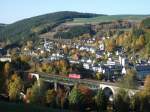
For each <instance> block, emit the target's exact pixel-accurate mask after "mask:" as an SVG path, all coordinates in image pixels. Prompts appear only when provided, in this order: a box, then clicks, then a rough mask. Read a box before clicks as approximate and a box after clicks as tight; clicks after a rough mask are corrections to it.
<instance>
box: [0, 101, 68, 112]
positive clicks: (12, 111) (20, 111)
mask: <svg viewBox="0 0 150 112" xmlns="http://www.w3.org/2000/svg"><path fill="white" fill-rule="evenodd" d="M0 112H62V110H56V109H52V108H47V107H42V106H39V105H26V104H16V103H8V102H0ZM63 112H70V111H64V110H63Z"/></svg>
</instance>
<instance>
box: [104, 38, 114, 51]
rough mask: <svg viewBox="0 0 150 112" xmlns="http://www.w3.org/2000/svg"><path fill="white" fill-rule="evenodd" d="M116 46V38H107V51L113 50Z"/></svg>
mask: <svg viewBox="0 0 150 112" xmlns="http://www.w3.org/2000/svg"><path fill="white" fill-rule="evenodd" d="M115 47H116V42H115V40H114V39H107V40H106V41H105V48H106V51H108V52H112V51H113V50H114V48H115Z"/></svg>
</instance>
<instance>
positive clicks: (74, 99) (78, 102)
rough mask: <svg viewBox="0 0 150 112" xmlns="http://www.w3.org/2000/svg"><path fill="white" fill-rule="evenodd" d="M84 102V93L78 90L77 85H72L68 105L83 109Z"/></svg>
mask: <svg viewBox="0 0 150 112" xmlns="http://www.w3.org/2000/svg"><path fill="white" fill-rule="evenodd" d="M84 102H85V97H84V95H83V94H82V93H81V92H80V91H79V89H78V88H77V85H76V86H74V88H73V89H72V91H71V93H70V95H69V103H70V106H71V107H72V108H74V109H77V110H79V109H80V110H84Z"/></svg>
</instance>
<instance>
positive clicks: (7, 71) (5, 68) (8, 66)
mask: <svg viewBox="0 0 150 112" xmlns="http://www.w3.org/2000/svg"><path fill="white" fill-rule="evenodd" d="M10 69H11V66H10V63H8V62H7V63H5V65H4V75H5V76H6V77H8V75H9V72H10Z"/></svg>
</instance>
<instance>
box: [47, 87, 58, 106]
mask: <svg viewBox="0 0 150 112" xmlns="http://www.w3.org/2000/svg"><path fill="white" fill-rule="evenodd" d="M45 100H46V104H47V105H49V106H52V107H54V105H55V103H56V102H55V100H56V92H55V90H53V89H49V90H47V91H46V95H45Z"/></svg>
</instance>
